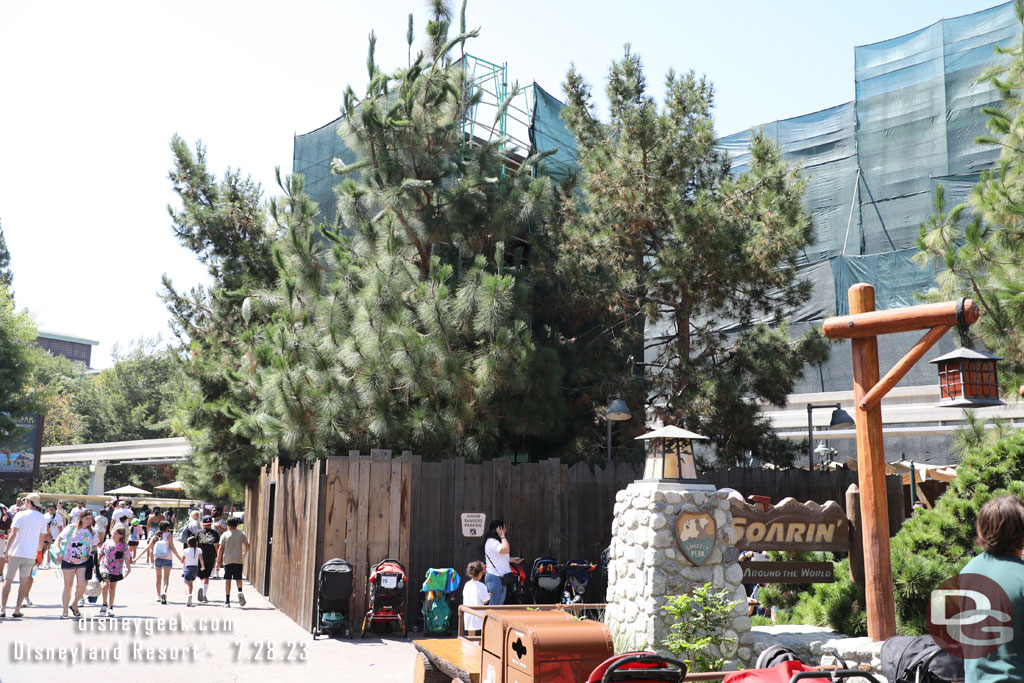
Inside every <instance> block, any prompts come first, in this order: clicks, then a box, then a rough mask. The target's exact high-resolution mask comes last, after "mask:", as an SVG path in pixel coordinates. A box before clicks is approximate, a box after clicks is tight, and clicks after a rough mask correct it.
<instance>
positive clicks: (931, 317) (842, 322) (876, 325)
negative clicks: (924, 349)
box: [821, 283, 981, 339]
mask: <svg viewBox="0 0 1024 683" xmlns="http://www.w3.org/2000/svg"><path fill="white" fill-rule="evenodd" d="M863 284H864V283H859V284H856V285H854V286H853V287H851V288H850V292H851V294H850V296H851V297H852V296H853V294H852V292H853V290H854V288H856V287H860V286H861V285H863ZM872 300H873V297H872ZM956 303H957V302H955V301H944V302H942V303H938V304H923V305H921V306H908V307H907V308H892V309H889V310H885V311H876V310H874V304H872V308H871V311H868V312H862V313H858V312H855V311H854V310H853V308H852V307H851V308H850V315H843V316H838V317H835V318H829V319H828V320H826V321H825V323H824V324H823V325H822V327H821V329H822V331H823V332H824V333H825V336H826V337H828V338H829V339H857V338H863V337H875V336H878V335H880V334H889V333H892V332H910V331H912V330H927V329H929V328H932V327H939V326H943V325H944V326H946V327H954V326H955V325H956V324H957V322H956ZM980 314H981V309H980V308H979V306H978V304H976V303H974V301H972V300H971V299H967V300H966V301H964V319H965V320H966V322H967V324H968V325H971V324H973V323H974V322H975V321H977V320H978V316H979V315H980Z"/></svg>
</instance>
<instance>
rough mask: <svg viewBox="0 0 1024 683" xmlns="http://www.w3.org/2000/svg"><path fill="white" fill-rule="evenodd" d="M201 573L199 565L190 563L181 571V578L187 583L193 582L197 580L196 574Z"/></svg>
mask: <svg viewBox="0 0 1024 683" xmlns="http://www.w3.org/2000/svg"><path fill="white" fill-rule="evenodd" d="M198 574H199V565H197V564H190V565H189V566H187V567H185V568H184V569H183V570H182V572H181V579H182V581H184V582H185V583H192V582H193V581H195V580H196V576H197V575H198Z"/></svg>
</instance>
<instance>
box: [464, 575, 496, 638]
mask: <svg viewBox="0 0 1024 683" xmlns="http://www.w3.org/2000/svg"><path fill="white" fill-rule="evenodd" d="M466 574H468V575H469V581H467V582H466V585H464V586H463V587H462V604H463V605H465V606H466V607H479V606H480V605H486V604H487V603H488V602H489V601H490V599H491V594H490V593H488V592H487V586H485V585H484V582H483V577H484V563H483V562H480V561H479V560H476V561H474V562H470V563H469V566H468V567H466ZM463 623H464V624H465V626H466V635H469V636H475V635H477V633H478V632H479V631H480V629H482V628H483V627H484V620H483V618H482V617H478V616H475V615H473V614H469V613H468V612H467V613H466V614H465V615H463Z"/></svg>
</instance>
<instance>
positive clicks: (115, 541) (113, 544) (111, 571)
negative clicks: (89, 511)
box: [100, 524, 132, 617]
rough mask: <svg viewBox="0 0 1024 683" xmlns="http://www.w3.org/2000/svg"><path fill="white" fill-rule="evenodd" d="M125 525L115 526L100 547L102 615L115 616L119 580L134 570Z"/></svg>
mask: <svg viewBox="0 0 1024 683" xmlns="http://www.w3.org/2000/svg"><path fill="white" fill-rule="evenodd" d="M126 536H127V533H126V532H125V528H124V525H122V524H118V525H116V526H115V527H114V531H113V532H112V533H111V535H110V538H108V539H107V540H106V541H104V542H103V546H102V547H101V548H100V581H102V582H103V591H102V598H103V604H102V605H101V606H100V616H101V617H102V616H108V617H112V616H114V596H115V595H116V594H117V582H118V581H120V580H121V579H123V578H124V577H126V576H128V574H129V573H131V571H132V556H131V553H130V552H129V551H128V544H127V543H125V537H126Z"/></svg>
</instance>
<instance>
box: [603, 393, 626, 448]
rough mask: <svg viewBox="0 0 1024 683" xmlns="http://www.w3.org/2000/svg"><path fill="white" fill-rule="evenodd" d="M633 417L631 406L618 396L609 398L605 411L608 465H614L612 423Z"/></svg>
mask: <svg viewBox="0 0 1024 683" xmlns="http://www.w3.org/2000/svg"><path fill="white" fill-rule="evenodd" d="M631 417H633V413H631V412H629V406H627V405H626V402H625V401H623V400H622V397H621V396H619V395H618V394H613V395H611V396H609V397H608V408H607V409H606V410H605V414H604V419H605V421H606V422H607V423H608V459H607V462H606V463H605V464H606V465H611V464H612V421H613V420H614V421H615V422H622V421H624V420H628V419H630V418H631Z"/></svg>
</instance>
